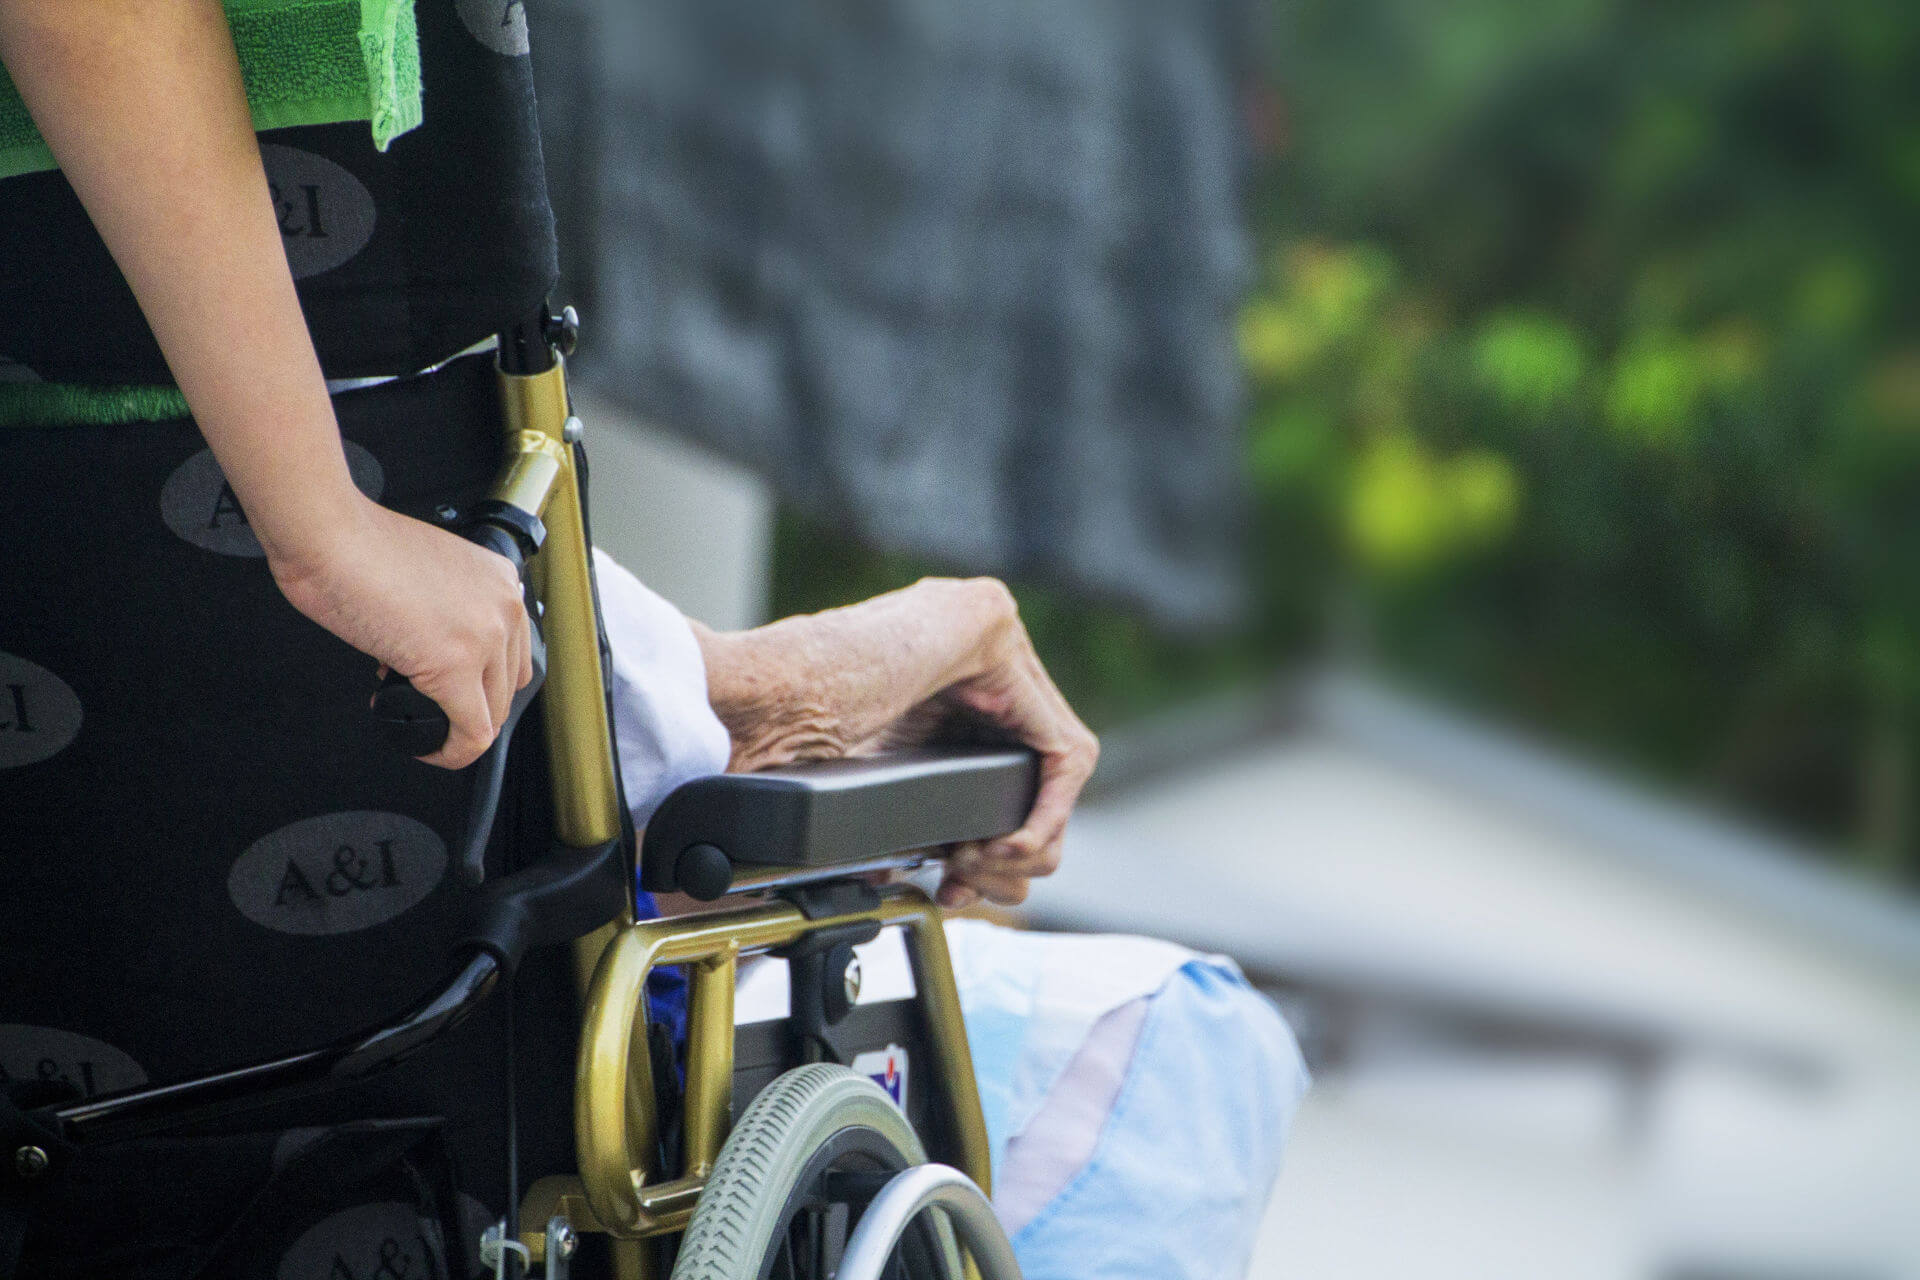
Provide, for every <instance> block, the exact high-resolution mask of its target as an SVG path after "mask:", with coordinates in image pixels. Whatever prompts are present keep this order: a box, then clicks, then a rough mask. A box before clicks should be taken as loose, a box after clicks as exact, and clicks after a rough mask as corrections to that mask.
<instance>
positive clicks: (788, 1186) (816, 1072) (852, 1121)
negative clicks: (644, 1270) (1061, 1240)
mask: <svg viewBox="0 0 1920 1280" xmlns="http://www.w3.org/2000/svg"><path fill="white" fill-rule="evenodd" d="M926 1160H927V1155H926V1150H925V1149H924V1148H923V1147H922V1146H921V1144H920V1139H919V1138H918V1137H917V1136H915V1134H914V1132H913V1128H912V1126H910V1125H909V1124H908V1123H907V1120H906V1117H905V1116H903V1115H901V1114H900V1111H899V1109H898V1108H896V1107H895V1106H894V1105H893V1102H892V1100H891V1099H889V1098H888V1097H887V1095H886V1094H885V1093H884V1092H882V1091H881V1089H880V1088H879V1086H878V1085H876V1084H874V1083H873V1081H871V1080H868V1079H867V1078H865V1077H864V1076H859V1075H855V1074H854V1073H853V1072H851V1071H849V1070H847V1069H846V1068H845V1067H840V1066H833V1065H831V1064H827V1063H820V1064H816V1065H813V1066H806V1067H799V1068H797V1069H795V1070H793V1071H789V1072H787V1073H786V1074H785V1075H782V1076H781V1077H779V1078H778V1079H777V1080H775V1081H774V1082H773V1083H772V1084H770V1085H768V1086H767V1087H766V1089H765V1090H763V1091H762V1092H761V1094H760V1096H759V1097H757V1098H755V1099H754V1100H753V1103H752V1105H750V1106H749V1107H748V1108H747V1111H746V1114H745V1115H743V1116H741V1118H740V1123H739V1124H738V1125H737V1126H736V1127H735V1128H734V1131H733V1134H732V1136H731V1137H729V1138H728V1139H727V1142H726V1145H725V1146H724V1147H722V1148H721V1150H720V1158H719V1159H718V1160H717V1161H716V1162H715V1163H714V1169H713V1176H712V1177H710V1178H709V1179H707V1185H706V1189H705V1190H704V1191H702V1192H701V1193H700V1203H699V1204H698V1205H697V1206H696V1207H695V1209H694V1213H693V1221H692V1222H691V1223H690V1224H689V1225H688V1227H687V1233H686V1236H685V1237H684V1238H683V1239H682V1241H681V1246H680V1255H679V1259H678V1261H677V1262H675V1264H674V1268H673V1280H828V1278H829V1277H830V1276H831V1275H832V1274H833V1272H834V1270H835V1269H836V1268H837V1267H838V1265H839V1261H840V1256H841V1254H842V1252H843V1251H844V1250H845V1247H846V1241H847V1236H848V1235H849V1233H850V1232H851V1231H852V1229H853V1225H854V1223H855V1222H857V1221H858V1218H859V1213H860V1211H861V1210H862V1209H863V1208H864V1206H865V1202H866V1200H867V1199H870V1198H871V1197H872V1195H873V1194H874V1192H876V1191H877V1190H879V1188H880V1186H881V1185H882V1184H884V1183H885V1182H886V1181H887V1179H889V1178H891V1177H892V1176H893V1175H894V1174H897V1173H899V1172H901V1171H902V1170H905V1169H907V1168H910V1167H912V1166H914V1165H919V1164H925V1163H926ZM887 1275H888V1277H889V1280H960V1276H961V1267H960V1255H959V1251H958V1249H957V1248H956V1246H955V1244H954V1239H953V1233H952V1229H951V1228H950V1227H948V1225H947V1224H946V1222H945V1221H943V1220H941V1219H940V1218H939V1216H938V1215H929V1216H928V1217H926V1218H925V1219H924V1220H923V1221H922V1222H919V1223H917V1224H916V1225H915V1227H914V1228H913V1230H912V1231H910V1232H909V1233H908V1235H907V1236H906V1237H905V1238H904V1239H903V1240H902V1241H901V1243H900V1247H899V1249H898V1250H897V1251H896V1252H895V1255H894V1258H893V1261H892V1263H891V1264H890V1266H889V1268H888V1272H887Z"/></svg>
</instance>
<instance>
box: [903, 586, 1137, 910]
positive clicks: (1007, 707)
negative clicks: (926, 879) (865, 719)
mask: <svg viewBox="0 0 1920 1280" xmlns="http://www.w3.org/2000/svg"><path fill="white" fill-rule="evenodd" d="M965 585H966V586H967V587H968V588H969V589H970V590H972V591H973V592H975V593H976V597H984V606H983V607H984V609H985V611H986V615H987V624H986V626H985V628H984V636H983V639H982V640H981V642H980V645H979V649H978V654H977V657H976V662H977V664H978V668H979V669H978V671H977V672H976V673H975V674H972V675H969V676H968V677H967V678H965V679H963V680H960V681H958V682H956V683H954V684H952V685H950V686H948V687H947V688H945V689H942V690H941V691H940V693H939V694H938V695H937V696H936V697H935V698H934V699H933V700H932V701H931V702H930V703H928V704H923V706H922V707H920V708H916V709H915V711H913V712H910V713H908V715H907V716H905V717H903V718H902V720H901V721H900V722H899V723H897V724H896V725H894V726H890V727H889V729H888V731H887V732H886V735H885V737H886V738H887V740H888V742H889V744H890V745H891V744H897V743H899V742H901V741H903V740H905V739H908V738H913V737H924V736H925V733H926V730H925V728H924V727H923V726H927V725H929V724H933V723H939V722H940V720H942V719H944V718H945V717H942V716H940V715H939V712H940V711H941V710H943V709H954V710H958V711H959V712H960V713H961V715H962V717H963V718H964V719H966V720H969V721H972V722H975V723H977V724H981V725H984V726H986V727H988V728H989V729H990V730H991V731H993V736H995V737H1005V738H1009V739H1011V740H1013V741H1015V742H1018V743H1020V744H1022V745H1023V746H1028V747H1031V748H1033V749H1034V750H1035V751H1037V752H1038V753H1039V754H1040V788H1039V791H1038V793H1037V794H1036V795H1035V797H1034V802H1033V809H1032V810H1031V811H1030V812H1029V813H1028V815H1027V820H1026V822H1025V823H1023V824H1022V825H1021V827H1020V829H1019V830H1018V831H1015V832H1013V833H1012V834H1010V835H1005V836H1001V837H999V838H998V839H995V840H986V841H975V842H970V843H967V844H963V845H957V846H954V847H953V848H952V849H951V850H950V851H949V856H948V859H947V870H946V878H945V879H944V880H943V881H942V883H941V885H940V890H939V901H940V905H941V906H943V907H947V908H950V909H952V908H961V907H966V906H970V905H972V904H973V903H974V902H977V901H978V900H979V899H980V898H981V897H985V898H987V899H989V900H991V901H993V902H997V903H1001V904H1003V905H1007V906H1012V905H1016V904H1018V903H1021V902H1024V901H1025V900H1026V897H1027V889H1028V882H1029V881H1030V880H1032V879H1033V878H1034V877H1035V876H1046V875H1052V874H1053V873H1054V872H1055V871H1056V870H1058V869H1059V866H1060V855H1061V850H1062V847H1063V844H1064V841H1065V837H1066V829H1067V819H1068V817H1070V816H1071V815H1072V813H1073V807H1074V805H1075V804H1076V803H1077V802H1078V801H1079V799H1080V792H1081V790H1082V789H1083V788H1084V787H1085V786H1086V784H1087V779H1088V778H1090V777H1091V776H1092V775H1093V769H1094V765H1095V764H1096V763H1097V762H1098V761H1099V758H1100V742H1099V739H1097V738H1095V737H1094V735H1093V733H1092V731H1091V730H1089V729H1088V728H1087V726H1086V725H1085V724H1083V723H1081V720H1080V717H1079V716H1077V715H1075V714H1074V711H1073V708H1072V707H1070V706H1068V705H1067V700H1066V698H1064V697H1063V696H1061V693H1060V690H1059V688H1058V687H1056V686H1055V685H1054V683H1053V678H1052V677H1051V676H1049V675H1048V674H1047V670H1046V668H1045V667H1044V666H1043V665H1041V662H1040V656H1039V654H1037V653H1036V652H1034V648H1033V641H1032V640H1031V639H1030V638H1029V637H1028V635H1027V629H1026V626H1025V625H1024V624H1023V623H1022V622H1021V621H1020V613H1019V608H1018V606H1017V605H1016V604H1015V602H1014V599H1013V594H1012V593H1011V592H1010V591H1008V590H1007V589H1006V587H1005V586H1004V585H1002V584H1001V583H999V582H997V581H993V580H991V579H976V580H974V581H972V582H970V583H967V584H965ZM929 713H932V714H929Z"/></svg>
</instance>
